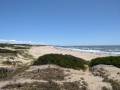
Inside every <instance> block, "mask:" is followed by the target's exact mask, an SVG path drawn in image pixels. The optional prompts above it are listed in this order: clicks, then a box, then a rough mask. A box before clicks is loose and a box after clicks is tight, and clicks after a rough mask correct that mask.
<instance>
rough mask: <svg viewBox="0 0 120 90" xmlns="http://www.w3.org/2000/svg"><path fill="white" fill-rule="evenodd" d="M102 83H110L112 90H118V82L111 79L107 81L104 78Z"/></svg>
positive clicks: (119, 88) (119, 87)
mask: <svg viewBox="0 0 120 90" xmlns="http://www.w3.org/2000/svg"><path fill="white" fill-rule="evenodd" d="M103 81H104V82H109V83H111V86H112V89H113V90H120V82H119V81H118V80H113V79H109V78H107V77H106V78H104V80H103Z"/></svg>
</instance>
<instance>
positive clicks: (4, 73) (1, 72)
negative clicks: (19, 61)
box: [0, 67, 14, 80]
mask: <svg viewBox="0 0 120 90" xmlns="http://www.w3.org/2000/svg"><path fill="white" fill-rule="evenodd" d="M13 72H14V70H13V69H10V68H3V67H1V68H0V80H1V79H5V78H8V77H9V76H10V75H12V73H13Z"/></svg>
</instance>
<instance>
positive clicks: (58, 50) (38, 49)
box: [29, 46, 111, 61]
mask: <svg viewBox="0 0 120 90" xmlns="http://www.w3.org/2000/svg"><path fill="white" fill-rule="evenodd" d="M29 52H30V53H31V55H33V56H34V57H35V58H38V57H39V56H43V55H45V54H68V55H72V56H75V57H78V58H82V59H85V60H87V61H90V60H91V59H94V58H98V57H106V56H111V55H108V54H101V53H91V52H81V51H76V50H71V49H65V48H62V47H56V46H33V47H31V49H30V51H29Z"/></svg>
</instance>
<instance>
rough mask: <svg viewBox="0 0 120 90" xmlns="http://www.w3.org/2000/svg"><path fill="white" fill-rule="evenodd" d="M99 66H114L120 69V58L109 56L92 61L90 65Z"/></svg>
mask: <svg viewBox="0 0 120 90" xmlns="http://www.w3.org/2000/svg"><path fill="white" fill-rule="evenodd" d="M99 64H104V65H113V66H116V67H118V68H120V56H109V57H101V58H96V59H92V60H91V62H90V64H89V65H90V67H92V66H95V65H99Z"/></svg>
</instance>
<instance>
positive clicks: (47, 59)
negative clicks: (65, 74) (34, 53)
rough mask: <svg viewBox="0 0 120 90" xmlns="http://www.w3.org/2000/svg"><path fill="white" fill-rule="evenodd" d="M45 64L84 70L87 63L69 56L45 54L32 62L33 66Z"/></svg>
mask: <svg viewBox="0 0 120 90" xmlns="http://www.w3.org/2000/svg"><path fill="white" fill-rule="evenodd" d="M46 64H55V65H59V66H61V67H65V68H73V69H86V65H87V61H85V60H83V59H81V58H77V57H74V56H71V55H62V54H47V55H44V56H41V57H39V58H38V59H37V60H36V61H34V62H33V65H46Z"/></svg>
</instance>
